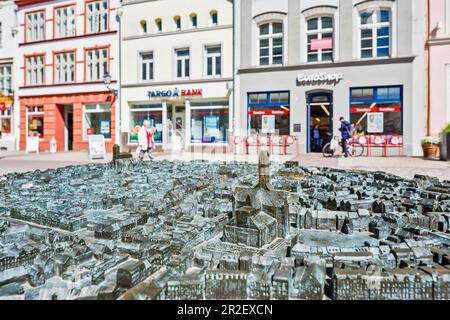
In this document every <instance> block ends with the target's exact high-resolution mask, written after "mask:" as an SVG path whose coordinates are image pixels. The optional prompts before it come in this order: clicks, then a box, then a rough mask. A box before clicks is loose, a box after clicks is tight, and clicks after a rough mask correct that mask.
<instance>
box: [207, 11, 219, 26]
mask: <svg viewBox="0 0 450 320" xmlns="http://www.w3.org/2000/svg"><path fill="white" fill-rule="evenodd" d="M209 14H210V16H211V25H213V26H217V25H218V24H219V15H218V13H217V11H216V10H212V11H211V12H210V13H209Z"/></svg>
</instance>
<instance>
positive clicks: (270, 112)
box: [248, 110, 289, 116]
mask: <svg viewBox="0 0 450 320" xmlns="http://www.w3.org/2000/svg"><path fill="white" fill-rule="evenodd" d="M288 114H289V111H288V110H251V111H249V112H248V115H249V116H285V115H288Z"/></svg>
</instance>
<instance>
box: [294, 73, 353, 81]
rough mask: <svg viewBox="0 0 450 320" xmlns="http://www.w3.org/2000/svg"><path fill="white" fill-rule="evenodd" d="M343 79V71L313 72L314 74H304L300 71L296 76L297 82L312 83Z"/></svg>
mask: <svg viewBox="0 0 450 320" xmlns="http://www.w3.org/2000/svg"><path fill="white" fill-rule="evenodd" d="M342 79H344V74H343V73H327V72H321V73H315V74H305V73H301V74H299V75H298V76H297V82H298V83H299V84H314V83H334V84H337V83H339V82H340V81H341V80H342Z"/></svg>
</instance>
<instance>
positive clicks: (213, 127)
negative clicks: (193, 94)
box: [191, 101, 229, 143]
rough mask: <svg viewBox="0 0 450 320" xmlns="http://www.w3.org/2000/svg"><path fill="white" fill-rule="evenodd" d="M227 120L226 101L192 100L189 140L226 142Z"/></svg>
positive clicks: (194, 141) (195, 141)
mask: <svg viewBox="0 0 450 320" xmlns="http://www.w3.org/2000/svg"><path fill="white" fill-rule="evenodd" d="M228 122H229V118H228V103H227V102H226V101H218V102H192V104H191V142H192V143H226V142H227V132H228V125H229V123H228Z"/></svg>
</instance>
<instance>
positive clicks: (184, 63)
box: [175, 49, 191, 78]
mask: <svg viewBox="0 0 450 320" xmlns="http://www.w3.org/2000/svg"><path fill="white" fill-rule="evenodd" d="M175 54H176V71H177V78H189V77H190V60H191V59H190V55H191V53H190V49H178V50H176V51H175Z"/></svg>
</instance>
